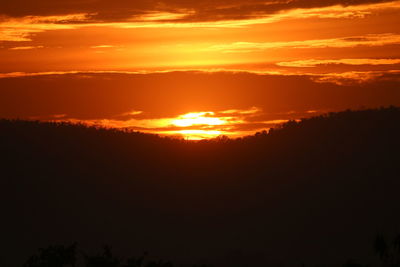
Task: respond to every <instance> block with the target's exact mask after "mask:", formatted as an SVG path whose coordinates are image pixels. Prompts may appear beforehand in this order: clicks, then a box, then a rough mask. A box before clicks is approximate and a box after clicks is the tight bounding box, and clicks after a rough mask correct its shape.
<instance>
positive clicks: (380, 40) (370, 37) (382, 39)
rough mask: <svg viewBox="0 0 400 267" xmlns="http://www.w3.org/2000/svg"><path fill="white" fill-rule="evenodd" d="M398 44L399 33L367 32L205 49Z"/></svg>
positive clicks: (239, 50)
mask: <svg viewBox="0 0 400 267" xmlns="http://www.w3.org/2000/svg"><path fill="white" fill-rule="evenodd" d="M394 44H400V34H393V33H385V34H367V35H361V36H349V37H342V38H331V39H315V40H304V41H288V42H262V43H261V42H260V43H255V42H234V43H230V44H221V45H213V46H210V47H208V48H206V50H208V51H221V52H224V53H249V52H256V51H263V50H267V49H280V48H294V49H296V48H297V49H299V48H302V49H307V48H348V47H357V46H384V45H394Z"/></svg>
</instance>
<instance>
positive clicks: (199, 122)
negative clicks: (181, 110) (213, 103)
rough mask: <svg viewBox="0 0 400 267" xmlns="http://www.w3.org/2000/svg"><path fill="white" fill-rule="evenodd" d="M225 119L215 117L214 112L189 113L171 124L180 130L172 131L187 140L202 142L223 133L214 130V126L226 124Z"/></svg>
mask: <svg viewBox="0 0 400 267" xmlns="http://www.w3.org/2000/svg"><path fill="white" fill-rule="evenodd" d="M227 123H228V121H227V120H226V119H225V118H218V117H215V113H214V112H210V111H208V112H191V113H187V114H184V115H180V116H178V117H177V118H175V119H174V120H173V121H172V122H171V124H172V125H173V126H176V127H178V128H184V129H182V130H176V131H174V133H175V134H179V135H182V136H183V137H184V138H185V139H187V140H202V139H209V138H213V137H217V136H219V135H221V134H223V131H221V130H219V129H216V126H220V125H224V124H227Z"/></svg>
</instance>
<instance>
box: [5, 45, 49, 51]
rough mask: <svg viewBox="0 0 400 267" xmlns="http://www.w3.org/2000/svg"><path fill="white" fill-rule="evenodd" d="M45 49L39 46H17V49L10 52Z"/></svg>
mask: <svg viewBox="0 0 400 267" xmlns="http://www.w3.org/2000/svg"><path fill="white" fill-rule="evenodd" d="M40 48H44V46H42V45H39V46H16V47H11V48H10V50H32V49H40Z"/></svg>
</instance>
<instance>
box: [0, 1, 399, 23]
mask: <svg viewBox="0 0 400 267" xmlns="http://www.w3.org/2000/svg"><path fill="white" fill-rule="evenodd" d="M387 2H392V1H388V0H352V1H347V0H319V1H317V0H291V1H288V0H268V1H265V0H246V1H243V0H214V1H194V0H192V1H190V0H188V1H182V0H136V1H131V0H115V1H110V0H91V1H87V0H58V1H52V0H14V1H9V2H8V3H7V4H3V5H1V6H0V14H4V15H7V16H12V17H24V16H32V15H35V16H49V15H66V14H73V13H91V14H93V15H92V18H93V19H94V20H97V21H113V22H114V21H124V20H127V19H130V18H132V17H143V16H146V15H149V14H151V13H152V12H153V13H154V12H159V13H160V14H165V15H164V16H156V17H155V18H156V20H158V19H160V18H161V19H172V20H176V19H183V20H191V21H207V20H236V19H248V18H254V17H258V16H263V15H269V14H275V13H279V12H281V11H284V10H291V9H309V8H323V7H327V6H335V5H340V6H345V7H346V6H358V5H368V4H382V3H383V4H384V3H387ZM182 11H185V13H187V14H188V15H186V16H175V15H174V14H179V13H182ZM189 11H190V12H189ZM170 14H173V15H170ZM150 17H151V16H150Z"/></svg>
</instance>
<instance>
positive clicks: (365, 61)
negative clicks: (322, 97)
mask: <svg viewBox="0 0 400 267" xmlns="http://www.w3.org/2000/svg"><path fill="white" fill-rule="evenodd" d="M330 64H335V65H337V64H345V65H394V64H400V59H398V58H396V59H373V58H351V59H306V60H297V61H286V62H278V63H276V65H278V66H282V67H300V68H312V67H317V66H319V65H330Z"/></svg>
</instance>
